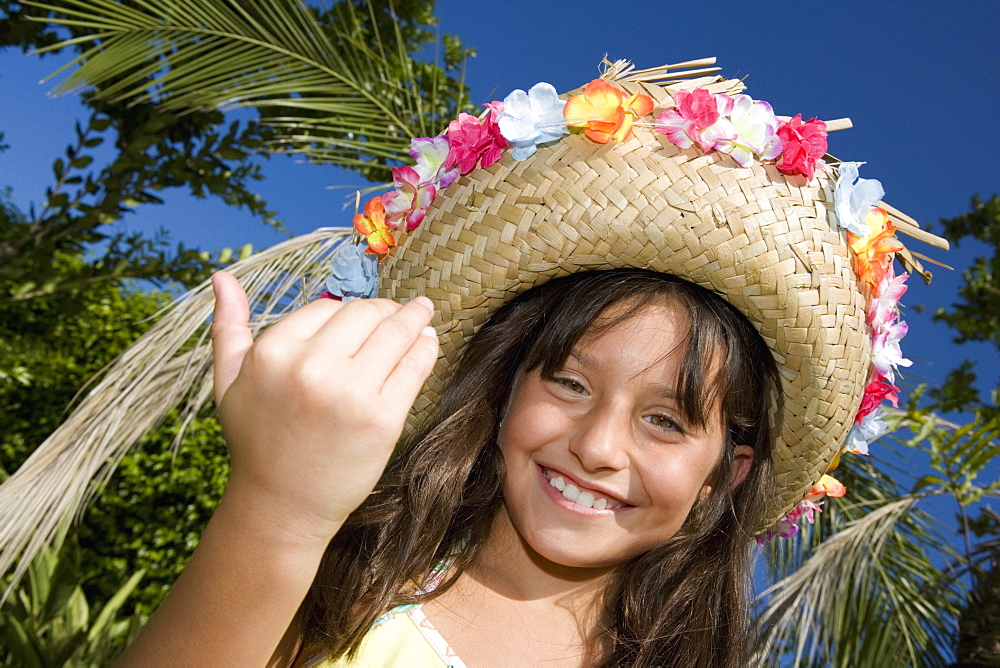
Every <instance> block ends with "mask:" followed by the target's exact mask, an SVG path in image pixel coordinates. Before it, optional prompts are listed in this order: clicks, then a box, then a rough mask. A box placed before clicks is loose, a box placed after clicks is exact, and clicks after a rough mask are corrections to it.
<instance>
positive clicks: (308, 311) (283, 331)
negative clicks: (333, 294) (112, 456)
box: [265, 299, 344, 340]
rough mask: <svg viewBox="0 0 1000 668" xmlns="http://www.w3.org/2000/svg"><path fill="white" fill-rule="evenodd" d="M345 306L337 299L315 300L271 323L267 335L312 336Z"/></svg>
mask: <svg viewBox="0 0 1000 668" xmlns="http://www.w3.org/2000/svg"><path fill="white" fill-rule="evenodd" d="M343 307H344V304H343V303H342V302H340V301H338V300H336V299H316V300H313V301H311V302H309V303H308V304H306V305H305V306H303V307H301V308H297V309H295V310H294V311H293V312H292V313H290V314H289V315H287V316H285V317H284V318H282V319H281V320H279V321H278V322H276V323H275V324H273V325H271V326H270V327H269V328H268V330H267V333H265V336H268V338H273V337H274V336H275V335H276V334H280V335H281V336H285V337H291V338H295V339H299V340H305V339H309V338H312V337H313V336H314V335H315V334H316V332H318V331H319V330H320V329H321V328H322V327H323V325H325V324H326V323H327V322H329V320H330V318H332V317H333V314H334V313H336V312H337V311H339V310H340V309H342V308H343Z"/></svg>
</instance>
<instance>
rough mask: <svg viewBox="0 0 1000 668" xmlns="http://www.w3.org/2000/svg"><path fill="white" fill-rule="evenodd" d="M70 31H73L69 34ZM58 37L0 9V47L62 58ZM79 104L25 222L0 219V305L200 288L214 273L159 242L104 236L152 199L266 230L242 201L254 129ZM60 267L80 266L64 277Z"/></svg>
mask: <svg viewBox="0 0 1000 668" xmlns="http://www.w3.org/2000/svg"><path fill="white" fill-rule="evenodd" d="M79 31H80V28H79V27H75V26H74V27H73V31H72V32H71V33H70V34H71V35H74V36H79ZM58 34H59V33H58V30H57V27H56V26H54V24H51V23H45V22H37V21H30V20H28V19H27V17H26V10H25V8H24V7H23V5H21V4H20V3H14V2H10V1H9V0H0V47H8V48H12V47H16V48H20V49H22V50H28V49H31V48H46V49H49V50H51V51H59V50H62V49H64V48H66V49H69V48H73V47H71V46H66V47H62V46H59V45H56V44H55V42H56V41H57V37H58ZM84 102H85V105H86V108H87V110H88V114H89V116H88V118H87V119H86V120H85V121H84V122H82V123H79V122H78V123H77V124H76V126H75V133H74V135H73V139H72V141H71V142H70V144H69V145H68V146H67V148H66V150H65V153H64V155H62V156H60V157H58V158H56V159H55V160H54V162H53V166H52V171H53V183H52V185H51V186H49V187H48V188H46V191H45V199H44V201H43V202H41V203H39V204H38V205H37V206H35V205H32V207H31V208H30V209H29V210H27V211H15V210H13V209H11V207H10V206H8V205H5V206H3V207H2V209H0V216H2V220H0V301H4V302H9V301H20V300H30V299H33V298H35V297H38V296H41V295H46V294H50V293H52V292H56V291H59V292H64V293H66V297H67V302H70V301H73V300H74V299H75V295H76V294H77V293H78V292H79V291H80V290H81V289H82V288H83V287H84V286H87V285H90V284H93V283H95V282H102V281H108V282H111V283H115V284H121V283H122V281H124V280H126V279H143V280H146V281H152V282H154V283H157V284H160V285H163V284H166V283H168V282H170V281H180V282H181V283H183V284H185V285H192V284H194V283H197V282H198V281H200V280H202V279H204V278H205V277H206V276H207V275H208V274H209V273H210V272H211V271H212V270H214V269H215V268H216V267H217V266H218V263H217V262H216V261H215V259H213V258H211V257H210V256H209V255H207V254H205V253H203V252H200V251H198V250H196V249H190V248H185V247H184V246H183V245H182V244H178V245H176V246H174V245H172V244H170V242H169V235H168V234H167V233H166V232H165V231H164V230H152V231H149V230H147V231H143V232H138V233H131V234H125V233H116V232H114V231H113V228H111V227H109V224H111V223H114V222H116V221H117V220H119V219H121V218H122V217H123V216H125V215H128V214H130V213H132V212H134V211H135V210H136V209H137V208H139V207H141V206H143V205H155V204H158V203H161V202H162V199H161V198H160V195H159V193H161V192H162V191H163V190H165V189H168V188H175V187H185V188H187V189H188V191H189V192H190V193H191V194H192V195H195V196H196V197H206V196H213V197H218V198H220V199H222V200H223V201H224V202H226V203H227V204H230V205H232V206H235V207H239V208H245V209H248V210H249V211H250V212H251V213H253V214H254V215H256V216H258V217H260V218H261V219H262V220H263V221H265V222H266V223H269V224H271V225H277V224H278V223H277V222H276V221H275V220H274V218H273V212H270V211H268V209H267V205H266V203H265V202H264V201H263V200H261V198H260V197H259V196H258V195H257V194H255V193H254V192H253V190H252V189H251V184H252V183H253V182H254V181H256V180H259V179H260V178H261V176H260V164H259V160H257V159H256V158H257V156H259V155H261V154H262V153H263V149H264V146H265V142H266V141H267V140H268V138H269V137H270V132H269V131H268V130H266V129H265V128H264V127H263V126H261V125H260V123H257V122H251V123H239V122H237V123H231V124H228V125H225V124H224V123H223V121H224V117H223V114H222V113H221V112H219V111H216V110H198V111H194V112H192V113H187V114H179V113H176V112H174V111H168V110H164V109H159V108H157V107H156V106H154V105H152V104H128V103H125V102H112V101H109V100H101V99H98V98H96V97H95V96H93V95H85V96H84ZM67 130H69V128H67ZM108 155H110V158H105V159H103V160H102V156H108ZM102 162H103V163H104V164H101V163H102ZM70 256H72V257H76V258H78V259H80V260H81V262H78V263H75V264H73V265H71V266H70V265H67V264H66V263H65V262H64V260H65V258H67V257H70Z"/></svg>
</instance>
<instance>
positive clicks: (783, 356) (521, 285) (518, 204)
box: [379, 82, 871, 530]
mask: <svg viewBox="0 0 1000 668" xmlns="http://www.w3.org/2000/svg"><path fill="white" fill-rule="evenodd" d="M723 83H725V82H723ZM728 83H731V82H728ZM616 85H618V86H620V87H621V88H623V89H626V90H627V91H628V92H630V93H632V92H643V93H646V94H649V95H650V96H652V97H653V99H654V101H655V102H656V103H657V108H656V109H655V110H654V112H653V115H654V116H655V115H657V114H658V113H659V112H660V111H661V110H662V109H663V108H664V107H665V106H668V105H671V102H670V97H669V96H668V94H667V91H666V90H665V89H663V88H660V87H658V86H655V85H651V84H648V83H647V84H628V83H616ZM720 85H723V84H720ZM671 106H672V105H671ZM646 120H649V117H647V119H646ZM830 171H831V170H825V171H821V172H820V173H819V174H817V177H816V179H815V180H814V181H812V182H811V183H808V184H807V183H806V181H805V179H804V178H803V177H787V176H785V175H783V174H781V173H779V172H778V171H777V170H776V168H775V167H774V166H773V165H760V164H754V165H752V166H751V167H748V168H740V167H739V166H738V165H737V164H736V163H735V162H734V160H733V159H732V158H731V157H730V156H728V155H725V154H721V153H712V154H708V155H706V154H703V153H702V152H701V151H699V150H697V149H696V148H692V149H689V150H681V149H678V148H677V147H676V146H674V145H673V144H671V143H670V142H669V141H668V140H667V138H666V137H665V136H663V135H660V134H658V133H656V132H654V131H653V130H652V129H651V128H649V127H640V126H636V127H635V128H634V132H633V135H632V136H631V137H630V138H628V139H627V140H626V141H624V142H621V143H616V142H612V143H610V144H606V145H601V144H597V143H594V142H592V141H590V140H589V139H587V138H585V137H583V136H582V135H572V136H569V137H565V138H563V139H562V140H560V141H558V142H554V143H552V144H550V145H549V146H545V147H542V148H540V149H539V150H538V152H537V153H536V154H535V155H534V156H532V157H531V158H529V159H527V160H523V161H519V162H518V161H514V160H513V159H512V158H511V157H510V156H509V155H505V156H504V157H503V158H502V159H501V160H500V161H499V162H498V163H496V164H495V165H493V166H491V167H490V168H488V169H479V170H476V171H474V172H472V173H471V174H470V175H469V176H466V177H462V178H461V179H459V180H458V181H456V182H455V183H454V184H452V185H451V186H450V187H449V188H448V189H447V190H445V191H443V192H442V193H440V194H439V195H438V197H437V199H436V200H435V201H434V204H433V206H432V207H431V209H430V210H429V212H428V214H427V217H426V219H425V220H424V222H423V223H422V225H421V227H419V228H418V229H416V230H415V231H414V232H412V233H410V234H409V235H402V236H404V238H402V239H400V245H399V247H397V248H395V249H394V254H393V255H391V256H390V257H389V258H388V259H387V260H386V261H385V263H384V266H383V267H382V270H381V274H382V279H381V287H380V290H379V296H384V297H389V298H392V299H395V300H403V301H405V300H408V299H412V298H414V297H416V296H417V295H426V296H427V297H429V298H430V299H431V300H433V301H434V303H435V306H436V308H437V315H436V320H435V322H434V323H433V324H434V325H435V326H436V328H437V331H438V332H439V333H440V335H441V336H440V338H441V356H440V359H439V360H438V364H437V367H436V368H435V370H434V373H433V374H432V376H431V378H430V379H429V381H428V383H427V385H426V388H425V391H424V392H423V394H422V395H421V396H420V398H419V399H418V400H417V403H416V405H415V406H414V410H413V414H412V415H411V418H410V422H409V424H408V428H409V429H411V430H412V429H413V428H415V425H418V424H419V423H420V421H421V420H422V419H423V418H424V417H425V416H426V414H427V413H428V411H430V409H431V408H432V406H433V404H434V402H435V401H436V399H437V397H438V396H439V395H440V392H441V391H442V383H443V381H444V379H446V378H447V376H448V370H449V367H450V366H451V364H453V363H454V362H455V361H456V359H457V358H458V356H459V354H460V352H461V350H462V348H463V346H464V345H465V344H466V342H468V340H469V339H470V338H471V337H472V335H473V334H474V333H475V332H476V331H477V330H478V328H479V327H480V326H481V325H482V324H483V323H484V322H485V321H486V320H487V319H488V318H489V317H490V315H491V314H492V313H493V312H494V311H496V310H497V309H498V308H499V307H500V306H501V305H502V304H504V303H505V302H507V301H508V300H510V299H511V298H513V297H514V296H516V295H518V294H520V293H522V292H524V291H526V290H528V289H530V288H532V287H534V286H536V285H540V284H543V283H545V282H546V281H548V280H550V279H552V278H556V277H559V276H565V275H568V274H572V273H574V272H578V271H584V270H591V269H612V268H620V267H636V268H644V269H650V270H653V271H659V272H665V273H669V274H673V275H675V276H678V277H681V278H684V279H686V280H688V281H691V282H692V283H695V284H697V285H700V286H702V287H704V288H707V289H709V290H712V291H714V292H716V293H718V294H720V295H721V296H723V297H724V298H725V299H726V300H727V301H728V302H729V303H730V304H732V305H733V306H735V307H736V308H737V309H739V310H740V311H741V312H742V313H743V314H744V315H745V316H746V317H747V318H748V319H749V320H750V321H751V322H752V323H753V324H754V326H755V327H756V329H757V331H758V332H759V333H760V335H761V337H763V339H764V341H765V342H766V343H767V345H768V347H769V348H770V349H771V351H772V353H773V355H774V359H775V361H776V362H777V365H778V369H779V372H780V376H781V385H782V392H783V395H784V398H783V412H782V414H781V418H780V421H779V425H778V427H779V428H778V430H777V433H778V436H777V442H776V443H775V447H774V454H773V459H774V469H775V473H776V478H777V485H776V489H775V492H774V495H773V497H772V498H771V499H769V501H768V506H767V509H768V510H767V515H766V519H765V523H764V525H763V526H761V527H760V528H759V529H760V530H763V529H765V528H767V527H769V526H771V525H772V524H773V523H774V522H776V521H777V520H778V519H779V518H780V517H782V516H783V515H785V514H786V513H787V512H788V511H789V510H791V509H792V508H793V507H794V506H795V505H796V504H797V503H798V502H799V501H801V500H802V498H803V497H804V496H805V495H806V493H808V492H809V490H810V488H811V487H812V485H813V484H814V483H815V482H816V481H817V480H818V479H819V477H820V476H821V475H822V474H823V473H824V472H826V471H827V469H828V467H829V464H830V462H831V461H832V460H833V458H834V456H835V455H836V454H837V452H838V450H839V449H840V445H841V443H843V441H844V440H845V438H846V436H847V433H848V431H849V429H850V427H851V425H852V423H853V420H854V416H855V415H856V413H857V410H858V406H859V404H860V401H861V397H862V394H863V391H864V387H865V384H866V382H867V378H868V372H869V366H870V347H871V345H870V335H869V331H868V326H867V325H866V321H865V303H864V297H863V295H862V292H861V289H860V287H859V284H858V279H857V277H856V275H855V270H854V268H853V266H852V257H851V254H850V251H849V249H848V247H847V245H846V241H845V236H844V232H843V231H841V230H840V229H838V227H837V225H836V223H835V222H834V219H833V215H832V211H833V190H834V179H833V177H832V176H831V175H830V174H829V172H830Z"/></svg>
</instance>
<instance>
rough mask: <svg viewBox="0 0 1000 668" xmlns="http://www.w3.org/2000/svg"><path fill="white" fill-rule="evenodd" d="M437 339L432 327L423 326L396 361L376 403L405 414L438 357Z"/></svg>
mask: <svg viewBox="0 0 1000 668" xmlns="http://www.w3.org/2000/svg"><path fill="white" fill-rule="evenodd" d="M438 347H439V346H438V337H437V332H435V331H434V328H433V327H425V328H424V329H423V330H421V332H420V336H418V337H417V339H416V341H414V342H413V345H412V346H410V349H409V350H407V351H406V353H405V354H404V355H403V356H402V357H401V358H400V359H399V361H398V362H397V363H396V366H395V367H394V368H393V370H392V372H391V373H390V374H389V376H388V377H387V378H386V380H385V384H384V385H383V386H382V391H381V393H380V394H381V397H382V400H381V401H380V404H381V405H383V406H400V407H405V408H406V409H407V411H409V409H410V407H411V406H412V405H413V402H414V401H416V399H417V395H418V394H419V393H420V389H421V388H422V387H423V386H424V381H426V380H427V377H428V376H430V374H431V371H433V370H434V364H435V363H436V362H437V358H438Z"/></svg>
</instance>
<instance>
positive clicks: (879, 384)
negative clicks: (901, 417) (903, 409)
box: [854, 376, 899, 424]
mask: <svg viewBox="0 0 1000 668" xmlns="http://www.w3.org/2000/svg"><path fill="white" fill-rule="evenodd" d="M897 392H899V388H898V387H896V386H895V385H893V384H892V383H890V382H889V381H888V380H886V379H885V378H883V377H882V376H879V377H878V378H876V379H875V380H873V381H872V382H870V383H868V387H866V388H865V395H864V396H863V397H861V408H859V409H858V416H857V417H856V418H854V422H855V423H856V424H861V423H862V422H863V421H864V419H865V417H866V416H867V415H868V414H869V413H871V412H872V411H874V410H875V409H876V408H878V407H879V406H881V405H882V401H884V400H888V401H889V403H891V404H892V407H893V408H897V407H898V406H899V395H898V394H896V393H897Z"/></svg>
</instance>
